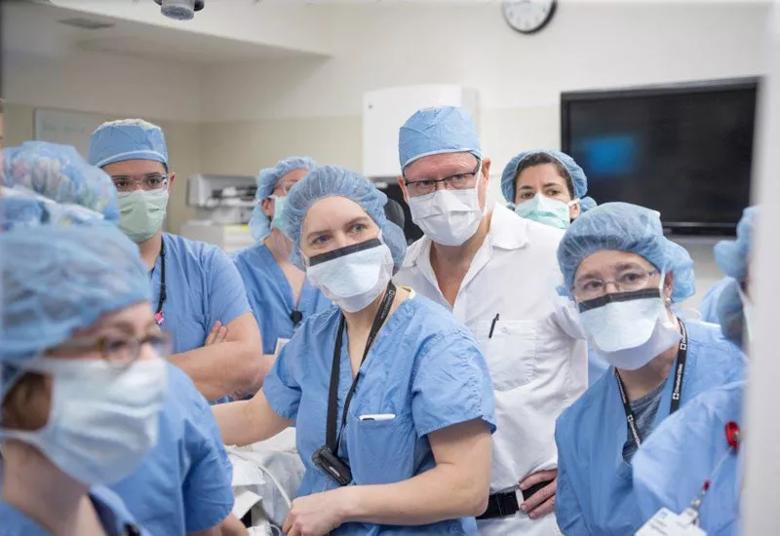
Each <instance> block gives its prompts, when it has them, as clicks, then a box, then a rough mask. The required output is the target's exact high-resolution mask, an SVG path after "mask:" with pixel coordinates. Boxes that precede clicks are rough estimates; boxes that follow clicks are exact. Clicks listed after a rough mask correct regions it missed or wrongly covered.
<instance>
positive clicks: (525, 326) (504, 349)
mask: <svg viewBox="0 0 780 536" xmlns="http://www.w3.org/2000/svg"><path fill="white" fill-rule="evenodd" d="M491 328H492V336H491ZM476 329H477V331H478V333H477V339H478V340H479V344H480V347H481V349H482V352H483V353H484V354H485V361H486V362H487V365H488V369H489V370H490V376H491V378H492V379H493V387H494V388H495V389H496V391H509V390H510V389H514V388H516V387H520V386H521V385H525V384H526V383H528V382H530V381H531V380H532V379H533V376H534V369H535V367H536V358H537V357H536V339H537V328H536V323H535V322H532V321H528V320H500V319H499V320H498V321H496V323H495V326H492V322H480V323H478V324H477V326H476Z"/></svg>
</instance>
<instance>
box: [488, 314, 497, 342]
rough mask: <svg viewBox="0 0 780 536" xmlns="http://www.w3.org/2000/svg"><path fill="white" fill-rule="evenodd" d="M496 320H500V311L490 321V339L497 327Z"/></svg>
mask: <svg viewBox="0 0 780 536" xmlns="http://www.w3.org/2000/svg"><path fill="white" fill-rule="evenodd" d="M496 322H498V313H496V316H494V317H493V321H492V322H491V323H490V333H488V339H492V338H493V331H495V329H496Z"/></svg>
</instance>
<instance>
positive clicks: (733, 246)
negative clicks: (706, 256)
mask: <svg viewBox="0 0 780 536" xmlns="http://www.w3.org/2000/svg"><path fill="white" fill-rule="evenodd" d="M757 214H758V207H748V208H746V209H745V211H744V212H743V213H742V218H741V219H740V220H739V223H738V224H737V239H736V240H721V241H720V242H718V243H717V244H715V248H714V252H715V262H717V263H718V266H719V267H720V269H721V270H723V273H724V274H726V275H727V276H729V277H733V278H734V279H736V280H737V281H745V279H747V276H748V263H749V262H750V252H751V245H752V241H753V230H754V228H755V224H756V215H757Z"/></svg>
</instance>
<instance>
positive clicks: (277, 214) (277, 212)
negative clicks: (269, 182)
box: [271, 195, 285, 231]
mask: <svg viewBox="0 0 780 536" xmlns="http://www.w3.org/2000/svg"><path fill="white" fill-rule="evenodd" d="M271 197H272V198H273V200H274V217H273V218H271V227H275V228H277V229H279V230H280V231H281V230H282V218H283V217H284V205H285V198H284V197H279V196H278V195H272V196H271Z"/></svg>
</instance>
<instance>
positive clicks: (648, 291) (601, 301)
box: [578, 288, 661, 313]
mask: <svg viewBox="0 0 780 536" xmlns="http://www.w3.org/2000/svg"><path fill="white" fill-rule="evenodd" d="M660 297H661V291H660V290H659V289H657V288H643V289H640V290H632V291H631V292H615V293H613V294H604V295H603V296H599V297H598V298H593V299H592V300H587V301H583V302H580V303H579V304H578V307H579V309H580V312H581V313H584V312H585V311H590V310H591V309H596V308H597V307H603V306H605V305H607V304H608V303H618V302H625V301H631V300H643V299H645V298H660Z"/></svg>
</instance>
